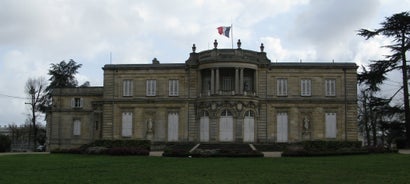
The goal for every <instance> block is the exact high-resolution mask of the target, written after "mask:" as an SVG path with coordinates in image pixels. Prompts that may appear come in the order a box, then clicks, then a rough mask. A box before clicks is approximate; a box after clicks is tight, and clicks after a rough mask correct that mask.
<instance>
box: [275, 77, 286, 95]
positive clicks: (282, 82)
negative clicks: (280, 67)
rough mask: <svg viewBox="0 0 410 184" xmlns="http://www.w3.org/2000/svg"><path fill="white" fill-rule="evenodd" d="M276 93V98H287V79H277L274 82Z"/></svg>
mask: <svg viewBox="0 0 410 184" xmlns="http://www.w3.org/2000/svg"><path fill="white" fill-rule="evenodd" d="M276 83H277V84H276V93H277V96H287V95H288V89H287V88H288V80H287V79H277V82H276Z"/></svg>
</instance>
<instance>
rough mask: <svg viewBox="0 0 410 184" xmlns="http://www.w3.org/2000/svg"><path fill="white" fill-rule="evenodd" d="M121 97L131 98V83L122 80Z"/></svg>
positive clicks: (130, 81)
mask: <svg viewBox="0 0 410 184" xmlns="http://www.w3.org/2000/svg"><path fill="white" fill-rule="evenodd" d="M122 95H123V96H132V95H133V81H132V80H124V81H123V86H122Z"/></svg>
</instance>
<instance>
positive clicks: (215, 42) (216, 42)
mask: <svg viewBox="0 0 410 184" xmlns="http://www.w3.org/2000/svg"><path fill="white" fill-rule="evenodd" d="M217 47H218V41H216V40H215V41H214V49H216V48H217Z"/></svg>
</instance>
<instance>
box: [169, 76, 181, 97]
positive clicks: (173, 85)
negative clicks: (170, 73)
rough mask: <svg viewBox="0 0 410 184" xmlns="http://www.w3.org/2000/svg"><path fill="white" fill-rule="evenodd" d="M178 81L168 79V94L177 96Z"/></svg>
mask: <svg viewBox="0 0 410 184" xmlns="http://www.w3.org/2000/svg"><path fill="white" fill-rule="evenodd" d="M178 88H179V81H178V80H169V87H168V89H169V96H178V93H179V90H178Z"/></svg>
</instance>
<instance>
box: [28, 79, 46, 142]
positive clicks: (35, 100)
mask: <svg viewBox="0 0 410 184" xmlns="http://www.w3.org/2000/svg"><path fill="white" fill-rule="evenodd" d="M45 88H46V83H45V80H44V78H42V77H39V78H29V79H28V80H27V82H26V86H25V93H26V94H27V95H28V96H29V98H30V102H27V103H26V104H28V105H30V110H31V124H32V127H33V135H34V138H36V137H37V126H36V120H37V116H38V113H39V111H40V105H41V103H42V100H43V99H44V96H45V95H46V92H45ZM36 144H37V141H36V139H34V148H35V147H36Z"/></svg>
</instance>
